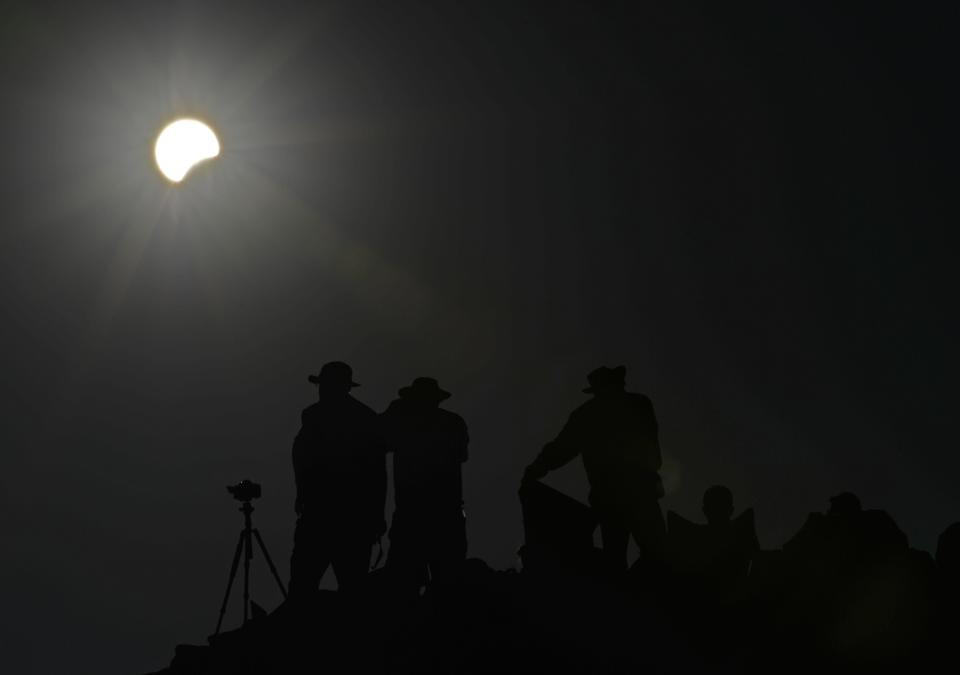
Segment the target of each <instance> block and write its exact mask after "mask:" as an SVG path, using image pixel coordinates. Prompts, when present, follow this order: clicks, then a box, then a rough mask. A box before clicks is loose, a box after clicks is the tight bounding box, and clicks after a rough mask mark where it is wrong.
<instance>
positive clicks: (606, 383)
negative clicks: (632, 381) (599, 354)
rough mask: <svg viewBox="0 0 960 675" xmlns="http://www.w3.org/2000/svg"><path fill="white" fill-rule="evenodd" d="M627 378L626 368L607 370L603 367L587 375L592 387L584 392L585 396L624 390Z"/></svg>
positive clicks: (618, 367)
mask: <svg viewBox="0 0 960 675" xmlns="http://www.w3.org/2000/svg"><path fill="white" fill-rule="evenodd" d="M626 376H627V367H626V366H617V367H616V368H607V367H606V366H601V367H599V368H597V369H596V370H594V371H593V372H591V373H590V374H589V375H587V381H588V382H589V383H590V386H589V387H587V388H586V389H584V390H583V393H584V394H596V393H597V392H600V391H611V390H614V391H615V390H620V389H623V387H624V385H625V380H626Z"/></svg>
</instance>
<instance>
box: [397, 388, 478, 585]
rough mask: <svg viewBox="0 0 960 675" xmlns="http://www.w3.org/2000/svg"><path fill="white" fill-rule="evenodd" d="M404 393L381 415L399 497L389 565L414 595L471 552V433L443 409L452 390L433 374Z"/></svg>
mask: <svg viewBox="0 0 960 675" xmlns="http://www.w3.org/2000/svg"><path fill="white" fill-rule="evenodd" d="M398 394H399V398H397V399H396V400H394V401H393V402H391V403H390V405H389V407H388V408H387V410H386V411H384V413H383V414H382V415H381V422H382V428H383V433H384V437H385V438H386V441H387V447H388V450H389V451H392V452H393V482H394V497H395V500H396V508H395V510H394V513H393V523H392V525H391V527H390V555H389V557H388V559H387V569H388V571H389V573H390V575H391V577H392V578H393V579H394V581H395V583H396V584H397V585H398V590H399V591H401V593H407V594H408V595H416V594H417V593H418V592H419V589H420V587H421V586H423V585H424V584H426V583H427V582H428V581H429V580H434V581H435V580H438V579H443V578H444V577H445V576H449V575H450V573H451V572H453V571H454V570H456V569H458V568H459V567H460V565H461V564H462V563H463V561H464V559H465V558H466V553H467V536H466V523H465V519H464V514H463V480H462V477H461V464H463V462H465V461H467V444H468V442H469V436H468V435H467V425H466V423H465V422H464V421H463V418H462V417H460V416H459V415H457V414H456V413H453V412H450V411H449V410H444V409H443V408H440V407H439V406H440V403H441V401H444V400H446V399H447V398H449V397H450V394H449V392H446V391H444V390H443V389H441V388H440V386H439V385H438V384H437V381H436V380H435V379H433V378H431V377H418V378H416V379H415V380H414V381H413V383H412V384H411V385H410V386H408V387H403V388H401V389H400V390H399V392H398Z"/></svg>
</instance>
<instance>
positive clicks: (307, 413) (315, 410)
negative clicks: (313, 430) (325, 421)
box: [300, 403, 320, 420]
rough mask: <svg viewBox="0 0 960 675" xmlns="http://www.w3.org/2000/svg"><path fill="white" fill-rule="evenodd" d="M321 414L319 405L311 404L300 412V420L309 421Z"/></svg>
mask: <svg viewBox="0 0 960 675" xmlns="http://www.w3.org/2000/svg"><path fill="white" fill-rule="evenodd" d="M319 412H320V404H319V403H311V404H310V405H308V406H307V407H306V408H304V409H303V410H301V411H300V419H302V420H308V419H310V418H312V417H316V416H317V415H318V414H319Z"/></svg>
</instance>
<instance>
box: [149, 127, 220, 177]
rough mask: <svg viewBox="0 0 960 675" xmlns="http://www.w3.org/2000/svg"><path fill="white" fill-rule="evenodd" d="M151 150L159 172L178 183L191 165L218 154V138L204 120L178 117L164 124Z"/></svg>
mask: <svg viewBox="0 0 960 675" xmlns="http://www.w3.org/2000/svg"><path fill="white" fill-rule="evenodd" d="M153 151H154V156H155V157H156V160H157V167H158V168H159V169H160V173H162V174H163V175H164V176H166V177H167V179H168V180H170V181H171V182H173V183H179V182H180V181H182V180H183V179H184V178H185V177H186V175H187V173H189V171H190V169H192V168H193V167H194V166H196V165H197V164H199V163H200V162H203V161H206V160H208V159H213V158H214V157H216V156H217V155H219V154H220V141H218V140H217V135H216V134H215V133H213V129H211V128H210V127H208V126H207V125H206V124H204V123H203V122H201V121H199V120H193V119H179V120H176V121H174V122H171V123H170V124H168V125H167V126H166V127H164V129H163V131H161V132H160V135H159V136H157V143H156V145H155V146H154V150H153Z"/></svg>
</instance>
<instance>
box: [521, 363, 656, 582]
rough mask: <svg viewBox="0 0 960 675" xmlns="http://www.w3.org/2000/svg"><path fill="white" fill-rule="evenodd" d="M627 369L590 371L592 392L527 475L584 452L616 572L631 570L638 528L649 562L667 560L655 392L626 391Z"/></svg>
mask: <svg viewBox="0 0 960 675" xmlns="http://www.w3.org/2000/svg"><path fill="white" fill-rule="evenodd" d="M625 375H626V368H625V367H624V366H619V367H617V368H605V367H604V368H597V369H596V370H594V371H593V372H592V373H590V374H589V375H588V376H587V379H588V381H589V382H590V386H589V387H588V388H586V389H584V390H583V391H584V393H587V394H593V398H592V399H590V400H589V401H587V402H586V403H584V404H583V405H581V406H580V407H579V408H577V409H576V410H574V411H573V412H572V413H571V414H570V418H569V419H568V420H567V423H566V425H565V426H564V427H563V429H562V430H561V431H560V434H559V435H558V436H557V437H556V438H555V439H554V440H553V441H551V442H550V443H548V444H547V445H546V446H544V448H543V450H542V452H541V453H540V454H539V455H538V456H537V458H536V459H535V460H534V461H533V463H532V464H530V466H528V467H527V469H526V472H525V473H524V477H523V479H524V482H527V481H533V480H539V479H540V478H543V477H544V476H546V475H547V473H548V472H549V471H551V470H553V469H556V468H559V467H561V466H563V465H564V464H566V463H567V462H569V461H570V460H572V459H573V458H574V457H576V456H577V455H580V456H581V457H582V458H583V466H584V469H585V470H586V473H587V479H588V481H589V482H590V504H591V506H592V507H593V509H594V511H595V512H596V515H597V519H598V520H599V523H600V534H601V537H602V540H603V553H604V557H605V559H606V561H607V564H608V566H609V568H610V569H611V570H612V571H614V572H622V571H624V570H626V566H627V544H628V543H629V539H630V536H631V535H632V536H633V538H634V540H635V541H636V543H637V545H638V546H639V548H640V554H641V559H640V562H641V564H642V565H647V566H659V565H660V563H661V562H662V559H663V546H664V540H665V536H666V528H665V525H664V521H663V513H662V512H661V510H660V504H659V502H658V500H659V499H660V497H662V496H663V484H662V483H661V481H660V475H659V473H658V472H659V470H660V465H661V457H660V443H659V440H658V437H657V418H656V415H655V414H654V412H653V405H652V404H651V403H650V399H649V398H647V397H646V396H644V395H643V394H636V393H631V392H627V391H624V376H625Z"/></svg>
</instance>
